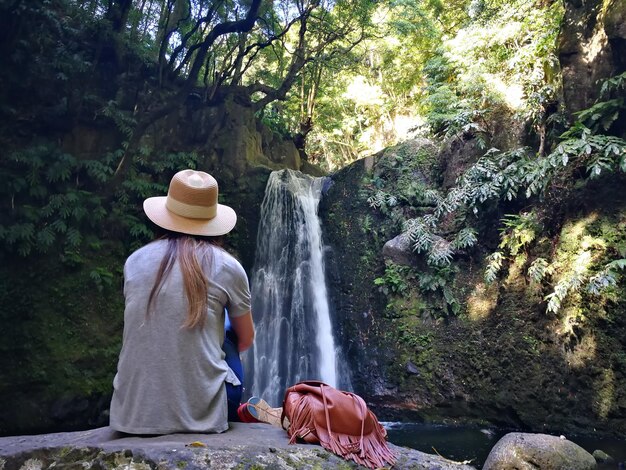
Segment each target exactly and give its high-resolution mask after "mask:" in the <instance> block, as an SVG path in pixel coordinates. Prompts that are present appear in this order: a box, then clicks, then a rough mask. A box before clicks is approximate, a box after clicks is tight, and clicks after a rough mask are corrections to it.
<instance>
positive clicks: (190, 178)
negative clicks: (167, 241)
mask: <svg viewBox="0 0 626 470" xmlns="http://www.w3.org/2000/svg"><path fill="white" fill-rule="evenodd" d="M217 195H218V188H217V181H215V178H213V177H212V176H211V175H209V174H208V173H205V172H203V171H195V170H183V171H179V172H178V173H176V174H175V175H174V176H173V177H172V181H171V182H170V188H169V191H168V192H167V196H159V197H150V198H148V199H146V200H145V201H144V202H143V210H144V212H145V213H146V215H147V216H148V218H149V219H150V220H151V221H152V222H154V223H155V224H157V225H158V226H159V227H163V228H164V229H167V230H171V231H174V232H180V233H187V234H189V235H203V236H218V235H224V234H226V233H228V232H230V231H231V230H232V229H233V227H235V223H236V222H237V214H235V211H234V210H233V209H232V208H230V207H228V206H225V205H223V204H218V203H217Z"/></svg>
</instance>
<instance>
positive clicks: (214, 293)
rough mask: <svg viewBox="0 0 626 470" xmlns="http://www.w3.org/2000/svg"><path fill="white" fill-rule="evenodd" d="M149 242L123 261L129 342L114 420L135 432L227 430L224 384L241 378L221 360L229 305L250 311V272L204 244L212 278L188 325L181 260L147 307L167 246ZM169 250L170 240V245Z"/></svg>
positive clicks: (200, 251) (200, 252) (201, 256)
mask: <svg viewBox="0 0 626 470" xmlns="http://www.w3.org/2000/svg"><path fill="white" fill-rule="evenodd" d="M172 243H175V244H176V243H182V238H173V239H164V240H157V241H155V242H152V243H150V244H148V245H146V246H144V247H143V248H141V249H139V250H137V251H136V252H134V253H133V254H132V255H131V256H130V257H129V258H128V260H127V261H126V264H125V266H124V295H125V297H126V308H125V311H124V341H123V347H122V351H121V353H120V359H119V363H118V372H117V375H116V377H115V380H114V383H113V385H114V389H115V391H114V395H113V400H112V402H111V426H112V427H113V428H114V429H116V430H119V431H123V432H127V433H132V434H166V433H173V432H184V431H188V432H191V431H197V432H222V431H225V430H226V429H228V423H227V409H226V406H225V403H226V391H225V388H224V382H225V381H226V382H230V383H232V384H234V385H238V384H239V380H238V379H237V377H236V376H235V375H234V374H233V372H232V371H231V370H230V368H229V367H228V366H227V364H226V362H225V361H224V353H223V351H222V349H221V345H222V343H223V340H224V307H226V308H227V309H228V311H229V315H230V316H231V317H237V316H240V315H244V314H247V313H249V311H250V304H249V290H248V282H247V277H246V274H245V272H244V270H243V268H242V267H241V265H240V264H239V262H238V261H237V260H235V258H233V257H232V256H230V255H229V254H228V253H226V252H225V251H223V250H222V249H220V248H218V247H216V246H214V245H211V244H210V243H207V242H204V243H199V244H198V245H197V248H196V257H197V259H198V261H199V262H200V264H201V266H202V270H203V271H204V273H205V275H206V278H207V279H208V306H207V307H208V308H207V311H206V316H205V318H204V321H203V324H201V325H200V326H196V327H194V328H185V327H183V324H184V323H185V321H186V318H187V312H188V303H187V297H186V295H185V287H184V282H183V276H182V273H181V268H180V265H179V263H178V260H176V261H175V262H174V264H173V266H172V268H171V270H169V272H168V273H166V275H165V276H164V277H163V282H162V284H161V286H160V289H158V290H157V291H156V294H155V295H154V299H153V302H152V304H151V308H150V313H149V314H147V312H148V301H149V298H150V293H151V291H152V290H153V286H154V285H155V281H156V279H157V275H158V272H159V267H160V265H161V261H162V259H163V257H164V256H165V255H166V254H167V253H168V245H169V244H172ZM169 248H171V245H170V246H169Z"/></svg>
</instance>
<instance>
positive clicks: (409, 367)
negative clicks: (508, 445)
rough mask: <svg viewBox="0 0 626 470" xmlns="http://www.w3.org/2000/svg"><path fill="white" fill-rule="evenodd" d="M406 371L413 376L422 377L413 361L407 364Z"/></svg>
mask: <svg viewBox="0 0 626 470" xmlns="http://www.w3.org/2000/svg"><path fill="white" fill-rule="evenodd" d="M406 371H407V372H408V373H409V374H413V375H420V370H419V369H418V368H417V366H416V365H415V364H413V363H412V362H411V361H409V362H407V364H406Z"/></svg>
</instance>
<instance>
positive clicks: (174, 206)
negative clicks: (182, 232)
mask: <svg viewBox="0 0 626 470" xmlns="http://www.w3.org/2000/svg"><path fill="white" fill-rule="evenodd" d="M165 207H167V209H168V210H170V211H171V212H173V213H174V214H177V215H180V216H181V217H187V218H188V219H212V218H214V217H215V216H216V215H217V204H214V205H212V206H193V205H191V204H185V203H184V202H180V201H177V200H176V199H174V198H173V197H171V196H170V195H168V196H167V199H166V200H165Z"/></svg>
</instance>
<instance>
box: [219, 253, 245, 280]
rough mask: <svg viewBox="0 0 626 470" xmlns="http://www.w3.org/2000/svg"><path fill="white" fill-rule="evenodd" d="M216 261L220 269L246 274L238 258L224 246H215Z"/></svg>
mask: <svg viewBox="0 0 626 470" xmlns="http://www.w3.org/2000/svg"><path fill="white" fill-rule="evenodd" d="M213 248H214V250H213V254H214V258H213V259H214V260H215V261H214V262H215V263H216V265H217V268H218V270H225V271H228V272H230V273H233V274H236V275H242V274H243V275H245V270H244V269H243V266H242V265H241V263H240V262H239V260H238V259H237V258H235V257H234V256H233V255H231V254H230V253H229V252H228V251H226V250H224V249H223V248H219V247H213Z"/></svg>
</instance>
